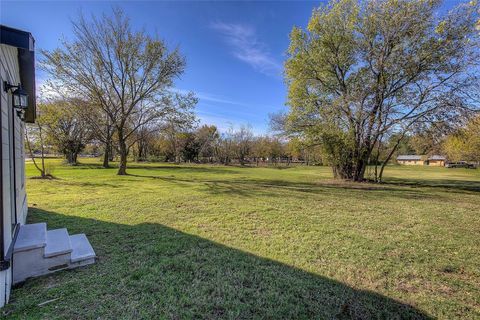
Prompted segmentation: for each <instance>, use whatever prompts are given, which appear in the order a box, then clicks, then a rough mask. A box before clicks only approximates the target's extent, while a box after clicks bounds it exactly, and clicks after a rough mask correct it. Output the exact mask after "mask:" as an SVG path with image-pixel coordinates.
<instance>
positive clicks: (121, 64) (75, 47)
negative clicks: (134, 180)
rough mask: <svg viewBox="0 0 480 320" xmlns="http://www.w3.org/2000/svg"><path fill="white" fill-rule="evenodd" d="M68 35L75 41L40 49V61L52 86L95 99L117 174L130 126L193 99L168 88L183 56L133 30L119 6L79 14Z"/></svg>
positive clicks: (123, 171)
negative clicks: (109, 128)
mask: <svg viewBox="0 0 480 320" xmlns="http://www.w3.org/2000/svg"><path fill="white" fill-rule="evenodd" d="M73 34H74V36H75V40H74V41H72V42H70V41H67V40H63V42H62V45H63V47H62V48H58V49H56V50H54V51H42V53H43V56H44V59H43V60H42V61H41V66H42V67H43V69H44V70H46V71H47V72H48V73H49V74H50V75H51V76H52V77H53V79H52V81H51V84H52V86H57V87H59V86H61V87H62V88H64V90H66V91H68V92H69V94H74V95H77V96H81V97H85V98H88V99H89V100H90V101H92V102H95V103H97V104H98V107H99V108H100V109H101V110H102V112H103V113H104V114H105V116H106V117H107V118H108V120H109V121H110V122H111V124H112V125H113V127H114V128H115V136H116V140H117V146H116V147H117V148H118V153H119V155H120V164H119V169H118V174H119V175H125V174H126V169H127V157H128V153H129V149H130V147H131V146H132V145H133V143H134V142H133V143H132V140H134V139H132V138H133V134H134V133H135V132H136V130H137V129H138V128H140V127H141V126H143V125H145V124H147V123H150V122H153V121H159V120H161V119H162V118H163V117H165V116H166V115H168V114H169V113H171V112H177V111H178V110H180V109H182V108H186V109H189V108H190V107H191V106H192V105H194V104H195V103H196V99H195V98H194V97H193V96H192V95H191V94H190V95H187V96H186V97H183V96H181V95H179V94H175V95H172V93H171V90H170V89H171V87H172V85H173V80H174V79H175V78H176V77H178V76H180V75H181V74H182V73H183V71H184V68H185V59H184V58H183V57H182V56H181V55H180V53H179V51H178V50H177V49H174V50H172V51H170V50H168V48H167V46H166V44H165V43H164V42H163V41H162V40H160V39H159V38H158V37H152V36H150V35H149V34H147V33H146V31H145V30H140V31H133V30H132V28H131V25H130V22H129V19H128V18H127V17H126V16H125V15H124V13H123V12H122V11H121V10H120V9H114V10H113V15H111V16H107V15H102V16H101V17H100V18H97V17H92V18H91V19H90V20H87V19H86V18H85V17H84V16H83V15H81V16H80V17H79V19H78V20H77V21H75V22H73Z"/></svg>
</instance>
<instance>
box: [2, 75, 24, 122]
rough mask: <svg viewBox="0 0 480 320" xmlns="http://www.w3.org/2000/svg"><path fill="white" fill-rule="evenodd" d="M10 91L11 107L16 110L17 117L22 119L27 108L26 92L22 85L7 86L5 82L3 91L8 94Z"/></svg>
mask: <svg viewBox="0 0 480 320" xmlns="http://www.w3.org/2000/svg"><path fill="white" fill-rule="evenodd" d="M12 89H15V90H13V92H12V95H13V107H14V108H15V109H17V115H18V116H19V117H20V118H21V119H23V114H24V112H25V110H26V109H27V107H28V93H27V91H26V90H24V89H23V88H22V85H21V84H20V83H19V84H18V85H16V86H14V85H11V84H9V83H8V82H7V81H4V82H3V90H4V91H5V92H8V91H10V90H12Z"/></svg>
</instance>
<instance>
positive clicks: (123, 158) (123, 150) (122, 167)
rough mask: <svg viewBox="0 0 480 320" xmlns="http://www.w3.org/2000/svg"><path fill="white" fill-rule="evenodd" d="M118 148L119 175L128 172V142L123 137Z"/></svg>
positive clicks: (119, 140)
mask: <svg viewBox="0 0 480 320" xmlns="http://www.w3.org/2000/svg"><path fill="white" fill-rule="evenodd" d="M118 148H119V150H118V151H119V152H120V164H119V166H118V172H117V175H119V176H124V175H126V174H127V155H128V150H127V143H126V142H125V140H123V137H122V138H120V137H119V139H118Z"/></svg>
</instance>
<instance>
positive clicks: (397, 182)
mask: <svg viewBox="0 0 480 320" xmlns="http://www.w3.org/2000/svg"><path fill="white" fill-rule="evenodd" d="M384 184H385V185H392V186H408V187H426V188H441V189H448V190H449V191H453V192H455V191H472V192H480V181H478V180H454V179H424V178H422V179H415V178H408V179H402V178H393V177H389V178H387V179H386V181H385V183H384Z"/></svg>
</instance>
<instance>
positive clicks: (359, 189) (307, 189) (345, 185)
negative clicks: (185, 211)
mask: <svg viewBox="0 0 480 320" xmlns="http://www.w3.org/2000/svg"><path fill="white" fill-rule="evenodd" d="M129 176H132V177H136V178H149V179H154V180H159V181H163V182H166V183H173V184H176V185H183V186H185V187H190V186H191V185H192V184H195V185H198V184H201V185H203V187H204V191H205V192H207V193H209V194H215V195H218V194H225V195H237V196H238V195H239V196H244V197H258V196H259V195H263V196H273V197H278V196H279V194H280V195H281V194H285V192H288V196H289V197H295V196H297V197H298V196H302V194H303V195H307V194H310V195H313V194H326V193H335V194H338V192H340V191H342V190H345V191H351V193H350V196H355V195H356V196H358V197H359V198H363V197H364V196H365V194H364V192H373V193H377V194H378V195H379V196H381V195H382V194H384V193H388V194H389V195H395V196H396V197H398V198H404V199H439V198H440V197H441V196H440V195H438V194H431V193H428V192H425V191H422V192H418V190H415V189H412V188H411V186H409V185H403V186H402V185H400V184H398V185H396V184H377V183H358V182H341V181H334V180H319V181H318V182H314V181H312V182H295V181H287V180H280V179H255V178H245V177H240V178H238V177H232V178H231V179H224V178H222V179H205V178H201V177H192V178H185V177H177V176H157V175H141V174H129ZM292 192H293V193H292Z"/></svg>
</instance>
